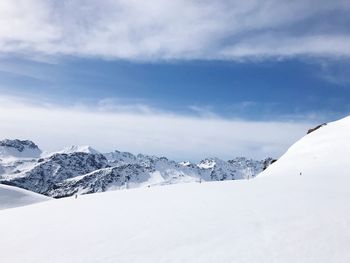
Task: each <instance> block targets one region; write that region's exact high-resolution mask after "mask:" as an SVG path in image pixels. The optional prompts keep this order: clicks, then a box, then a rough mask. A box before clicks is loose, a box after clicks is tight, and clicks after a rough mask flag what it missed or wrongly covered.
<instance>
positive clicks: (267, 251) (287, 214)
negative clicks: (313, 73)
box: [0, 117, 350, 263]
mask: <svg viewBox="0 0 350 263" xmlns="http://www.w3.org/2000/svg"><path fill="white" fill-rule="evenodd" d="M349 156H350V117H347V118H345V119H342V120H340V121H337V122H333V123H329V124H328V125H326V126H324V127H322V128H320V129H318V130H316V131H314V132H312V133H311V134H309V135H306V136H305V137H304V138H302V139H301V140H300V141H298V142H297V143H296V144H294V145H293V146H292V147H291V148H290V149H289V150H288V151H287V152H286V153H285V155H284V156H282V157H281V158H280V159H279V160H278V161H277V162H275V163H274V164H272V165H271V166H270V167H269V168H268V169H267V170H265V171H264V172H263V173H262V174H260V175H259V176H258V177H257V178H255V179H252V180H238V181H223V182H205V183H201V184H200V183H187V184H177V185H169V186H163V187H151V188H137V189H130V190H121V191H111V192H106V193H98V194H91V195H84V196H79V197H78V198H77V199H75V198H74V197H70V198H64V199H59V200H52V201H49V202H43V203H39V204H35V205H31V206H25V207H20V208H15V209H6V210H1V211H0V225H1V226H6V227H3V228H2V229H1V236H0V255H1V262H6V263H12V262H28V263H29V262H33V263H34V262H35V263H50V262H57V263H58V262H59V263H68V262H74V263H75V262H84V263H89V262H91V263H92V262H103V263H109V262H113V263H115V262H118V263H123V262H125V263H132V262H142V263H144V262H152V263H154V262H164V263H165V262H166V263H171V262H177V263H178V262H181V263H182V262H203V263H204V262H220V263H222V262H227V263H231V262H259V263H261V262H267V263H270V262H276V263H280V262H283V263H285V262H293V263H295V262H298V263H300V262H310V263H315V262H317V263H320V262H325V263H326V262H327V263H328V262H337V263H341V262H344V263H348V262H350V188H349V185H350V162H349V158H350V157H349Z"/></svg>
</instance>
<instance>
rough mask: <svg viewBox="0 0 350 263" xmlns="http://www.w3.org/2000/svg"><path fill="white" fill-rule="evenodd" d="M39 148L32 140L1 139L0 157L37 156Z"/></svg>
mask: <svg viewBox="0 0 350 263" xmlns="http://www.w3.org/2000/svg"><path fill="white" fill-rule="evenodd" d="M40 154H41V150H40V149H39V147H38V146H37V145H36V144H35V143H33V142H32V141H28V140H25V141H21V140H8V139H7V140H3V141H0V158H1V159H6V158H38V157H40Z"/></svg>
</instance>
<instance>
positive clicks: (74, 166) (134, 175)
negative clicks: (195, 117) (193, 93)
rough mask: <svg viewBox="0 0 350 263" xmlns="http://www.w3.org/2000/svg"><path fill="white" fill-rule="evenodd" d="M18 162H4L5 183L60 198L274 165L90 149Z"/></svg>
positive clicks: (227, 176) (249, 173)
mask: <svg viewBox="0 0 350 263" xmlns="http://www.w3.org/2000/svg"><path fill="white" fill-rule="evenodd" d="M6 142H7V144H11V143H10V141H9V140H7V141H6ZM31 144H32V145H35V144H34V143H31ZM7 156H9V155H7ZM13 158H14V159H11V161H10V162H7V163H4V162H1V161H0V182H1V183H3V184H7V185H12V186H17V187H21V188H24V189H27V190H31V191H33V192H36V193H40V194H45V195H48V196H51V197H57V198H58V197H66V196H70V195H73V194H77V193H78V194H87V193H95V192H104V191H108V190H110V189H119V188H125V187H128V188H135V187H146V186H149V187H150V186H154V185H166V184H175V183H184V182H193V181H222V180H238V179H249V178H252V177H254V176H256V175H257V174H258V173H260V172H261V171H263V169H264V167H265V166H266V164H267V163H269V162H270V160H271V159H266V160H263V161H255V160H250V159H246V158H243V157H241V158H236V159H233V160H230V161H228V162H226V161H223V160H220V159H218V158H208V159H205V160H203V161H201V162H200V163H199V164H198V165H196V164H191V163H187V164H185V163H177V162H175V161H172V160H169V159H167V158H166V157H156V156H149V155H143V154H138V155H133V154H131V153H128V152H119V151H114V152H111V153H106V154H100V153H99V152H98V151H96V150H94V149H92V148H91V147H89V146H72V147H68V148H65V149H63V150H61V151H58V152H55V153H51V154H43V155H42V157H41V158H36V159H35V158H34V159H23V158H15V156H13Z"/></svg>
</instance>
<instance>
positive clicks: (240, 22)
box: [0, 0, 350, 60]
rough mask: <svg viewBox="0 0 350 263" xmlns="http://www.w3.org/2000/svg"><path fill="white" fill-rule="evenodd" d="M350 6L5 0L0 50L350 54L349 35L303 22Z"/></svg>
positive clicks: (155, 55)
mask: <svg viewBox="0 0 350 263" xmlns="http://www.w3.org/2000/svg"><path fill="white" fill-rule="evenodd" d="M349 9H350V4H349V2H348V1H346V0H332V1H319V0H295V1H288V0H265V1H260V0H246V1H241V0H231V1H226V0H221V1H208V0H200V1H198V0H173V1H168V0H152V1H140V0H75V1H69V0H62V1H50V0H2V1H1V3H0V50H1V51H2V52H3V53H22V54H23V53H24V54H26V55H33V54H38V53H39V54H48V55H58V54H67V55H78V56H99V57H104V58H108V59H132V60H158V59H192V58H200V59H211V58H219V59H222V58H225V59H237V58H245V57H250V56H252V57H257V56H290V55H301V54H310V55H315V56H324V55H326V56H332V55H334V54H335V55H341V56H349V53H350V52H349V48H348V47H349V45H348V41H349V39H348V38H349V35H348V34H347V33H343V34H341V33H339V34H338V35H334V34H333V32H332V28H331V29H327V30H321V29H322V28H316V31H315V32H308V30H305V29H307V23H306V24H305V23H304V22H303V21H305V19H309V18H314V17H315V16H316V17H317V16H319V15H322V14H325V13H329V12H332V11H333V12H334V11H343V12H344V11H346V10H349ZM327 19H330V20H331V19H332V17H327ZM329 24H331V21H330V23H329ZM291 26H295V27H299V28H302V29H304V31H306V33H305V32H304V33H300V32H299V33H297V32H293V30H291V28H290V27H291ZM305 27H306V28H305ZM320 30H321V33H320V32H319V31H320ZM266 34H268V36H266ZM261 36H264V37H261ZM299 40H301V41H299ZM299 43H301V44H300V45H299Z"/></svg>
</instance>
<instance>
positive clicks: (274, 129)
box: [0, 97, 314, 160]
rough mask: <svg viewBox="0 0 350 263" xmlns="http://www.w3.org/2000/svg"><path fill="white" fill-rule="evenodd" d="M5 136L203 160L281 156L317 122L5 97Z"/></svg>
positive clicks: (1, 103)
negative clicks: (194, 114)
mask: <svg viewBox="0 0 350 263" xmlns="http://www.w3.org/2000/svg"><path fill="white" fill-rule="evenodd" d="M0 123H1V129H0V138H23V139H24V138H27V139H32V140H34V141H36V142H37V143H38V144H40V146H41V147H42V148H43V149H44V150H55V149H59V148H61V147H63V146H66V145H72V144H84V145H86V144H90V145H92V146H93V147H95V148H97V149H99V150H101V151H111V150H114V149H120V150H127V151H131V152H134V153H138V152H143V153H149V154H157V155H166V156H169V157H171V158H174V159H177V160H181V159H191V160H198V159H200V158H204V157H207V156H218V157H221V158H225V159H228V158H232V157H235V156H241V155H244V156H248V157H255V158H264V157H266V156H274V157H278V156H279V155H281V154H282V153H283V152H284V151H285V150H286V149H287V148H288V146H289V145H291V144H292V143H293V142H294V141H296V140H297V139H298V138H299V137H301V136H302V135H303V134H304V133H305V131H306V130H307V128H309V127H311V126H312V125H314V123H312V122H305V121H300V122H295V121H293V122H292V121H290V122H289V121H284V122H283V121H276V122H262V121H248V120H230V119H223V118H215V117H209V118H206V117H189V116H183V115H178V114H169V113H162V112H161V111H159V110H158V111H156V112H154V111H152V110H149V111H148V112H147V113H144V112H142V113H140V112H135V110H134V109H133V108H132V106H130V107H129V108H127V107H123V108H119V109H118V110H116V109H115V108H114V109H113V110H112V111H108V110H104V111H100V110H98V109H96V107H93V106H86V107H64V108H62V107H59V106H56V105H52V104H35V103H31V102H30V101H28V100H18V99H16V98H10V97H6V98H5V97H2V98H0Z"/></svg>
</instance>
